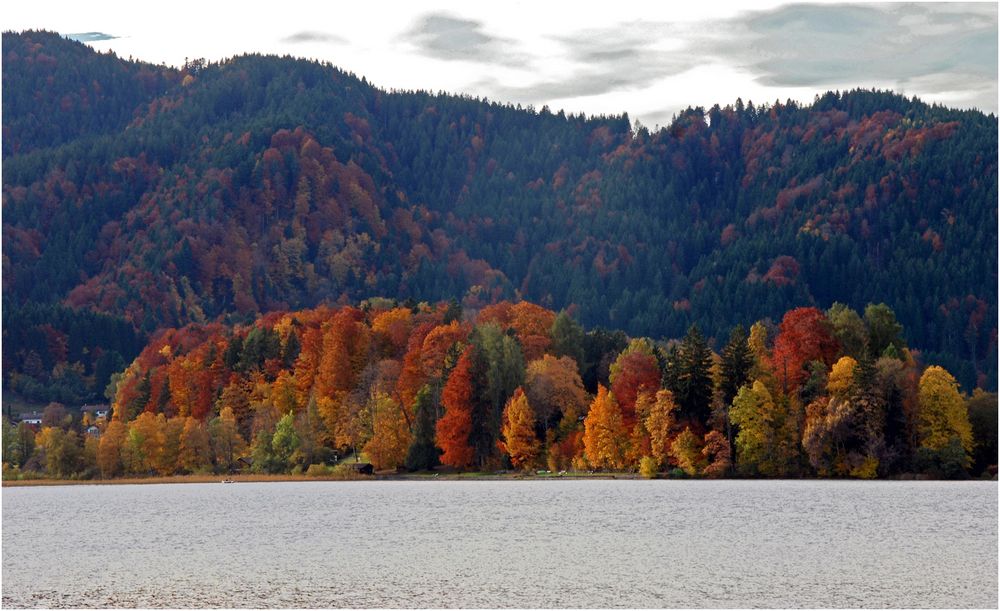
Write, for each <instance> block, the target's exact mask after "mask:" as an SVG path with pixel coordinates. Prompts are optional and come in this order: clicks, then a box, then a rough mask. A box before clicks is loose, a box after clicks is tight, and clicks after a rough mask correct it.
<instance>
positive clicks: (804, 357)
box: [771, 308, 838, 394]
mask: <svg viewBox="0 0 1000 611" xmlns="http://www.w3.org/2000/svg"><path fill="white" fill-rule="evenodd" d="M837 351H838V345H837V340H836V339H834V337H833V335H832V334H831V333H830V328H829V321H827V319H826V315H825V314H823V312H821V311H820V310H818V309H816V308H796V309H794V310H790V311H789V312H787V313H786V314H785V317H784V318H783V319H782V320H781V328H780V332H779V333H778V337H777V338H775V340H774V354H773V356H772V359H771V361H772V363H773V367H774V373H775V376H776V377H777V381H778V383H779V385H780V386H781V388H782V390H783V391H784V392H785V393H786V394H787V393H788V392H790V391H793V390H796V389H797V388H798V387H799V385H800V384H802V382H803V381H804V380H805V378H806V375H807V373H806V370H805V365H806V364H807V363H808V362H809V361H821V362H823V363H824V364H825V365H827V366H830V365H832V364H833V359H834V357H835V356H836V354H837Z"/></svg>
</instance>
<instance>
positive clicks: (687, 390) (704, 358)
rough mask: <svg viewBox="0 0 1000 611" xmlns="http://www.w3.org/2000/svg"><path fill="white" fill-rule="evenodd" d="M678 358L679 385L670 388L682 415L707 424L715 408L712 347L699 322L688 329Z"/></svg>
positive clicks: (677, 381) (678, 352) (681, 416)
mask: <svg viewBox="0 0 1000 611" xmlns="http://www.w3.org/2000/svg"><path fill="white" fill-rule="evenodd" d="M676 359H677V361H676V379H675V380H672V382H673V384H675V387H674V388H670V389H669V390H670V391H672V392H673V393H674V399H675V400H676V402H677V406H678V408H679V410H678V411H679V417H680V418H682V419H688V420H690V421H692V422H698V423H701V424H704V423H705V422H707V421H708V417H709V415H710V414H711V411H712V375H711V371H710V370H711V367H712V351H711V350H709V348H708V343H707V342H705V338H703V337H702V335H701V332H700V331H698V326H697V325H692V326H691V328H690V329H688V333H687V335H686V336H685V337H684V340H683V341H682V342H681V344H680V347H679V348H678V351H677V356H676ZM668 362H669V357H668Z"/></svg>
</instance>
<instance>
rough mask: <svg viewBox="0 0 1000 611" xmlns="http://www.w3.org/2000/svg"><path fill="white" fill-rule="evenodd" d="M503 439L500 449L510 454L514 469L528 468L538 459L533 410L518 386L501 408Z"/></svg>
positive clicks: (538, 445) (538, 446) (537, 442)
mask: <svg viewBox="0 0 1000 611" xmlns="http://www.w3.org/2000/svg"><path fill="white" fill-rule="evenodd" d="M500 432H501V434H502V435H503V441H502V442H500V449H501V450H502V451H504V452H506V453H507V455H508V456H510V462H511V464H513V465H514V468H516V469H524V470H526V471H527V470H530V469H531V468H532V467H534V465H535V461H536V460H537V459H538V453H539V449H540V444H539V441H538V437H536V436H535V412H534V410H532V409H531V404H530V403H528V397H527V395H525V394H524V391H523V390H521V387H518V388H517V389H516V390H515V391H514V394H513V396H511V398H510V400H509V401H507V406H506V407H504V410H503V426H502V427H501V429H500Z"/></svg>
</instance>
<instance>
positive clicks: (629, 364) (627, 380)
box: [609, 339, 662, 430]
mask: <svg viewBox="0 0 1000 611" xmlns="http://www.w3.org/2000/svg"><path fill="white" fill-rule="evenodd" d="M661 377H662V373H661V372H660V367H659V364H658V363H657V361H656V357H655V356H654V349H653V345H652V344H651V343H650V342H649V340H646V339H634V340H632V341H631V342H629V344H628V346H627V347H626V348H625V349H624V350H622V352H621V354H619V355H618V358H617V359H615V362H614V363H612V365H611V368H610V372H609V380H610V382H611V393H612V394H613V395H614V397H615V400H616V401H617V402H618V406H619V408H620V409H621V412H622V419H623V423H624V426H625V427H626V429H629V430H631V428H632V427H633V426H634V425H635V421H636V415H635V401H636V398H637V397H638V396H639V394H640V393H644V392H647V393H655V392H656V391H657V390H659V389H660V379H661Z"/></svg>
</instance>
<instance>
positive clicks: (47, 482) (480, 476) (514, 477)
mask: <svg viewBox="0 0 1000 611" xmlns="http://www.w3.org/2000/svg"><path fill="white" fill-rule="evenodd" d="M566 479H572V480H586V479H601V480H615V479H620V480H636V479H642V478H640V477H639V474H638V473H594V474H590V473H574V474H572V475H570V474H567V475H555V474H553V475H537V474H533V473H532V474H523V473H491V474H484V473H474V472H473V473H438V474H433V473H383V474H379V473H376V474H375V475H368V476H365V475H360V476H356V477H342V476H333V475H330V476H324V475H318V476H310V475H291V474H279V475H268V474H262V473H246V474H235V475H229V476H224V475H218V476H216V475H170V476H164V477H121V478H115V479H25V480H3V482H2V487H3V488H22V487H29V486H124V485H152V484H219V483H222V481H223V480H229V481H232V482H233V483H262V482H263V483H266V482H375V481H429V482H431V481H508V480H509V481H521V480H537V481H544V480H566ZM660 479H668V478H660Z"/></svg>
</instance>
